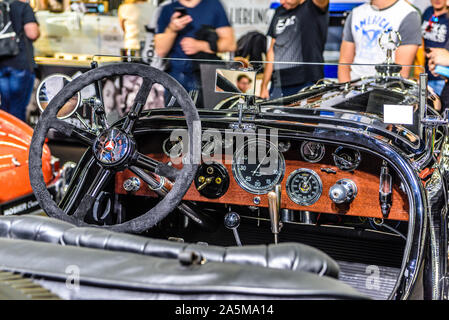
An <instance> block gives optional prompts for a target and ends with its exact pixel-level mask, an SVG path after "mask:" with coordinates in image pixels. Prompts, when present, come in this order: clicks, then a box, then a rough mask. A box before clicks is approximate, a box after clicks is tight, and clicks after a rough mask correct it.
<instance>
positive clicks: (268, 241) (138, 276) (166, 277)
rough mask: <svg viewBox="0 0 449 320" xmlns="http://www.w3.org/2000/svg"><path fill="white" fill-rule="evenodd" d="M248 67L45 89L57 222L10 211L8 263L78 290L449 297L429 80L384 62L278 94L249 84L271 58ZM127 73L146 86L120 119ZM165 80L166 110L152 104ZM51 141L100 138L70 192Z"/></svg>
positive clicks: (54, 290) (99, 79) (438, 141)
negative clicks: (112, 93) (111, 95)
mask: <svg viewBox="0 0 449 320" xmlns="http://www.w3.org/2000/svg"><path fill="white" fill-rule="evenodd" d="M292 64H294V63H293V62H292ZM249 65H250V67H247V68H242V67H241V66H240V65H238V63H236V62H232V61H227V62H226V61H221V62H219V63H218V62H215V64H213V65H212V66H213V67H210V66H209V67H210V70H212V73H213V76H211V77H209V78H208V80H207V81H205V82H203V83H202V84H201V87H200V88H199V89H201V90H200V91H198V92H189V93H188V92H186V91H185V90H184V89H183V88H182V87H181V86H180V85H179V83H177V81H175V80H174V79H173V78H171V77H170V76H169V75H167V74H166V73H164V72H162V71H159V70H157V69H154V68H151V67H149V66H147V65H144V64H141V63H139V62H132V63H129V62H124V63H110V64H105V65H101V66H99V67H98V66H95V67H93V68H92V70H90V71H88V72H86V73H84V74H82V75H80V76H78V77H77V78H74V79H69V80H67V79H65V80H63V79H60V80H61V81H62V82H61V83H63V85H62V86H61V87H60V88H59V89H58V90H56V94H55V95H54V96H51V97H49V94H48V92H50V91H52V90H51V89H50V88H46V87H45V86H42V87H43V89H42V88H41V89H42V90H40V91H39V92H38V95H39V99H40V100H41V102H42V103H41V105H42V109H43V112H42V115H41V118H40V120H39V122H38V123H37V126H36V128H35V131H34V134H33V138H32V142H31V149H30V158H29V166H30V179H31V184H32V187H33V190H34V192H35V195H36V198H37V199H38V201H39V204H40V206H41V207H42V209H43V210H44V212H45V213H46V215H48V216H49V217H40V216H7V217H0V242H2V245H1V246H0V251H1V252H0V265H1V266H2V269H1V270H3V271H7V272H9V273H8V275H9V276H10V277H12V279H13V280H14V277H28V278H30V277H31V279H32V280H33V283H34V284H35V285H36V286H40V287H42V293H41V294H42V296H46V295H48V296H51V295H52V294H54V295H56V296H58V297H60V298H64V299H76V298H81V299H86V298H149V299H172V298H179V297H180V296H182V297H185V298H189V299H204V298H208V299H213V298H219V299H234V298H238V299H254V298H255V299H261V298H262V299H265V298H267V299H276V298H280V299H311V298H313V299H442V298H444V297H445V296H446V291H447V290H446V285H445V283H446V282H445V279H446V273H447V270H446V269H447V258H448V254H447V221H446V214H447V197H446V191H447V166H448V158H447V157H448V155H449V153H448V152H449V151H448V140H447V139H448V137H447V120H448V118H447V114H444V115H440V114H439V113H438V111H437V110H438V108H439V106H438V101H437V100H435V99H433V97H432V95H431V94H430V93H429V92H428V91H427V77H426V75H425V74H421V75H420V78H419V79H417V80H416V81H415V80H409V79H403V78H401V77H400V76H399V75H398V72H399V71H398V70H400V68H401V66H398V65H394V64H392V63H391V62H389V61H386V63H385V64H383V65H377V66H372V67H373V68H374V67H375V68H376V71H377V74H376V76H374V77H367V78H364V79H357V80H354V81H351V82H348V83H337V82H336V81H332V80H322V81H319V82H318V83H316V84H314V85H312V86H309V87H306V88H304V89H303V90H301V91H300V92H298V93H297V94H294V95H292V96H287V97H283V98H278V99H268V100H264V99H260V98H258V97H257V92H256V91H254V90H255V88H256V87H255V88H253V89H252V90H253V91H251V92H250V91H247V92H250V93H244V92H242V91H241V90H239V88H238V87H237V84H236V82H235V79H236V77H237V75H238V74H242V73H247V74H248V75H249V76H250V77H252V78H251V79H254V81H253V82H254V84H255V83H256V82H257V79H258V78H257V73H260V70H262V69H263V67H264V64H263V63H261V62H251V63H250V64H249ZM298 65H299V64H298ZM303 68H304V70H305V72H306V70H307V65H303ZM210 70H208V71H207V72H209V73H210V72H211V71H210ZM123 76H137V77H139V78H141V79H142V80H141V85H140V89H139V90H138V92H137V95H136V97H135V99H134V102H133V104H132V107H131V108H130V110H129V111H128V112H127V113H126V114H125V116H124V117H123V118H121V119H118V120H116V121H110V119H108V114H107V112H106V111H105V109H107V108H105V100H104V98H103V96H102V93H103V91H102V85H103V84H104V81H105V79H108V78H109V79H110V78H120V77H123ZM211 79H213V80H211ZM56 82H57V81H56V80H55V79H53V80H52V81H50V82H46V86H47V87H50V84H51V83H53V84H54V83H56ZM156 84H158V85H161V86H162V87H163V88H164V89H165V92H164V96H163V101H164V102H165V103H166V107H165V108H161V109H152V108H146V104H147V103H148V99H149V97H150V98H151V97H152V96H154V92H153V91H154V86H155V85H156ZM86 88H90V90H86ZM53 89H54V88H53ZM83 90H84V91H83ZM53 91H54V90H53ZM86 91H89V92H90V95H89V94H87V96H86V93H85V92H86ZM83 92H84V93H83ZM153 98H154V97H153ZM211 101H216V102H215V103H212V104H211ZM62 109H64V110H62ZM86 110H87V111H86ZM55 132H56V133H55ZM49 134H53V135H54V134H57V135H63V136H64V137H65V138H66V139H73V140H76V141H78V142H81V143H83V144H84V145H86V151H85V153H84V155H83V156H82V158H81V159H80V161H79V162H78V165H77V167H76V169H75V172H74V173H73V177H72V180H71V182H70V185H69V187H68V189H67V192H66V193H65V195H64V197H63V199H62V200H61V201H59V203H56V202H55V201H54V200H53V199H52V197H51V195H50V193H49V192H48V191H47V189H46V187H45V183H44V179H43V175H42V146H43V145H44V142H45V139H46V138H47V136H48V135H49ZM30 261H32V263H30ZM70 266H72V267H73V266H76V268H79V270H82V272H81V273H80V277H81V278H80V287H79V290H71V289H70V287H68V286H67V285H66V281H67V274H68V271H67V268H69V267H70ZM70 270H71V269H69V271H70ZM69 273H70V272H69ZM0 279H1V278H0ZM13 280H11V281H13Z"/></svg>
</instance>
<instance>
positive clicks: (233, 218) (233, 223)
mask: <svg viewBox="0 0 449 320" xmlns="http://www.w3.org/2000/svg"><path fill="white" fill-rule="evenodd" d="M224 225H225V227H226V228H228V229H231V230H232V232H233V233H234V238H235V242H236V243H237V245H238V246H239V247H241V246H242V242H241V241H240V236H239V233H238V231H237V228H238V227H239V225H240V216H239V214H238V213H236V212H232V211H231V212H228V213H226V215H225V216H224Z"/></svg>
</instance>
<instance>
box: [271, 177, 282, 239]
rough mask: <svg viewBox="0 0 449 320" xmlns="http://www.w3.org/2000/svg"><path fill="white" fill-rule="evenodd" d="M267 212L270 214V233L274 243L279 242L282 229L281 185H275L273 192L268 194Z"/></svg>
mask: <svg viewBox="0 0 449 320" xmlns="http://www.w3.org/2000/svg"><path fill="white" fill-rule="evenodd" d="M268 210H269V212H270V221H271V232H272V233H273V234H274V243H276V244H277V243H278V242H279V232H280V231H281V228H282V223H281V222H280V211H281V185H276V187H275V188H274V191H270V192H268Z"/></svg>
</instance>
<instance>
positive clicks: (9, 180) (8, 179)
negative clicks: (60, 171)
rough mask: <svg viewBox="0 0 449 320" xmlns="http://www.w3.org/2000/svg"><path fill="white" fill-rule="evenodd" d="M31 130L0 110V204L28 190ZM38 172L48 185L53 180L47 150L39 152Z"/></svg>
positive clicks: (30, 191)
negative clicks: (39, 168) (40, 167)
mask: <svg viewBox="0 0 449 320" xmlns="http://www.w3.org/2000/svg"><path fill="white" fill-rule="evenodd" d="M32 135H33V129H32V128H31V127H30V126H28V125H27V124H26V123H25V122H23V121H21V120H19V119H17V118H15V117H14V116H12V115H10V114H8V113H7V112H4V111H2V110H0V204H1V203H4V202H8V201H11V200H13V199H16V198H19V197H22V196H24V195H27V194H31V193H32V189H31V185H30V178H29V174H28V168H29V167H28V153H29V151H30V143H31V137H32ZM42 172H43V174H44V180H45V182H46V183H47V184H48V183H50V182H51V180H52V179H53V170H52V165H51V153H50V149H49V148H48V146H47V145H45V146H44V148H43V151H42Z"/></svg>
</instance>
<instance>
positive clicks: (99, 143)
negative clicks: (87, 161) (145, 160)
mask: <svg viewBox="0 0 449 320" xmlns="http://www.w3.org/2000/svg"><path fill="white" fill-rule="evenodd" d="M132 146H133V143H132V140H131V139H130V138H129V137H128V136H127V135H126V134H125V133H124V132H122V131H121V130H119V129H117V128H112V129H109V130H106V131H104V132H103V133H102V134H101V135H99V136H98V137H97V139H96V140H95V142H94V145H93V153H94V156H95V158H96V159H97V160H98V161H99V162H100V163H101V164H103V165H117V164H120V163H122V162H123V161H124V160H125V159H126V158H127V157H128V156H129V154H130V153H131V149H132Z"/></svg>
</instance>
